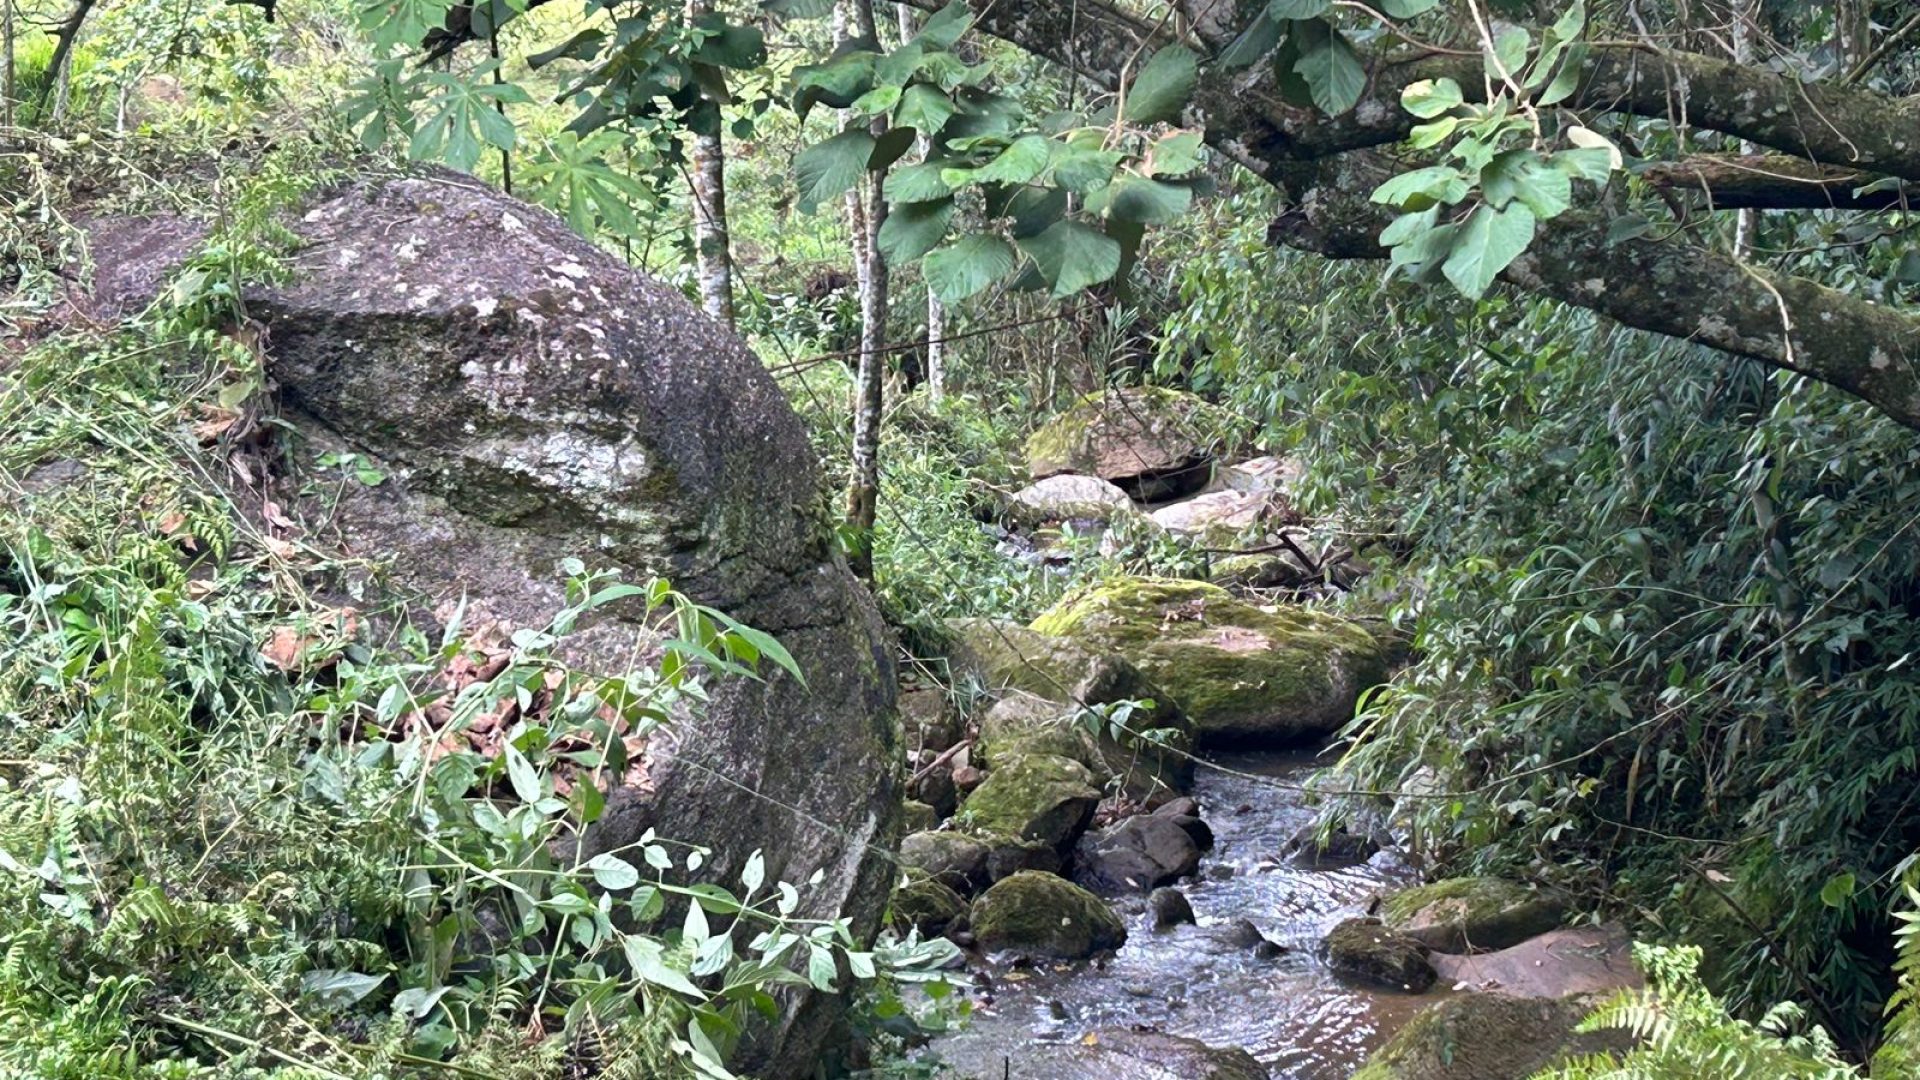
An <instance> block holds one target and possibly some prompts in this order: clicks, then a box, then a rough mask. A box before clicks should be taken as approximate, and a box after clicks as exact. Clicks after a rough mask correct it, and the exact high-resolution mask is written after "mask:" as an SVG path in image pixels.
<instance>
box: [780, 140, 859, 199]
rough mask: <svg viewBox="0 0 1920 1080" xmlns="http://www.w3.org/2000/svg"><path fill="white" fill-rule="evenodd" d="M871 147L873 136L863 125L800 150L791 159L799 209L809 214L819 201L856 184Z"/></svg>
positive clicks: (832, 196)
mask: <svg viewBox="0 0 1920 1080" xmlns="http://www.w3.org/2000/svg"><path fill="white" fill-rule="evenodd" d="M873 148H874V139H873V136H872V135H871V134H869V133H868V132H867V130H866V129H865V128H850V129H848V130H846V131H843V132H841V133H840V134H838V135H835V136H834V137H833V138H831V139H827V140H825V141H824V142H817V143H815V144H813V145H812V146H809V147H807V148H806V149H805V150H802V151H800V153H799V154H798V155H797V156H796V157H795V158H794V159H793V172H794V177H795V178H796V179H797V180H798V181H799V183H800V209H801V210H804V211H805V212H807V213H809V214H811V213H813V211H814V208H815V207H817V206H819V205H820V204H821V203H823V202H826V201H827V200H828V199H832V198H836V197H838V196H839V195H840V194H841V193H842V192H845V191H846V190H847V189H848V188H850V187H852V186H853V185H855V184H857V183H859V182H860V177H861V176H863V175H864V174H865V173H866V171H867V159H868V158H870V157H872V156H873Z"/></svg>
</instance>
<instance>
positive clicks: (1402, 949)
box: [1327, 918, 1436, 994]
mask: <svg viewBox="0 0 1920 1080" xmlns="http://www.w3.org/2000/svg"><path fill="white" fill-rule="evenodd" d="M1327 966H1328V967H1330V968H1332V969H1333V970H1334V971H1335V972H1336V973H1338V974H1340V975H1344V976H1346V977H1347V978H1350V979H1356V980H1359V981H1360V982H1363V983H1368V984H1371V985H1373V986H1379V987H1383V988H1385V989H1388V990H1404V991H1406V992H1407V993H1410V994H1423V993H1426V991H1427V990H1428V989H1429V988H1430V987H1432V986H1433V982H1434V979H1435V978H1436V975H1435V973H1434V970H1433V965H1432V964H1431V963H1428V962H1427V947H1426V946H1425V945H1422V944H1421V943H1420V942H1418V941H1415V940H1414V939H1412V938H1410V937H1407V936H1405V935H1403V934H1396V933H1394V932H1393V931H1392V930H1389V929H1387V928H1386V927H1385V926H1384V925H1382V924H1381V922H1380V920H1379V919H1373V918H1359V919H1348V920H1347V921H1345V922H1343V923H1341V924H1340V925H1338V926H1336V927H1334V928H1333V930H1332V931H1331V932H1329V933H1328V934H1327Z"/></svg>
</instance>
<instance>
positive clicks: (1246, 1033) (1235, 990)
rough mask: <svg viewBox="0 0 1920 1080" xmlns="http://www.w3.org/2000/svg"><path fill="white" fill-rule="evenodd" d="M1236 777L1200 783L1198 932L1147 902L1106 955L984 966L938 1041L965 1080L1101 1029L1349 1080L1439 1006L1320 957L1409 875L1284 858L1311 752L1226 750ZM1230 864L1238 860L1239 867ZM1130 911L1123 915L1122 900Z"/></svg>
mask: <svg viewBox="0 0 1920 1080" xmlns="http://www.w3.org/2000/svg"><path fill="white" fill-rule="evenodd" d="M1216 760H1217V762H1218V764H1220V765H1223V766H1225V767H1227V768H1228V769H1232V770H1234V772H1236V773H1246V774H1253V775H1252V776H1251V777H1249V776H1242V775H1234V774H1233V773H1227V772H1222V771H1220V770H1217V769H1208V768H1204V767H1203V768H1202V769H1201V770H1200V773H1199V776H1198V777H1197V778H1196V782H1195V784H1194V792H1193V794H1194V796H1195V797H1196V798H1198V799H1199V800H1200V804H1201V816H1202V817H1203V818H1204V819H1205V820H1206V822H1207V824H1208V825H1209V826H1210V827H1211V828H1212V829H1213V834H1214V846H1213V849H1212V850H1211V851H1209V852H1208V853H1207V854H1206V856H1205V857H1204V859H1203V860H1202V862H1201V864H1200V871H1199V873H1198V874H1197V875H1195V878H1194V879H1193V880H1190V881H1184V882H1181V883H1180V884H1179V886H1178V887H1179V889H1180V891H1182V892H1184V893H1186V895H1187V898H1188V900H1189V901H1190V902H1191V903H1192V905H1193V910H1194V914H1195V915H1196V917H1197V920H1198V925H1194V926H1178V927H1174V928H1173V929H1172V930H1168V931H1161V932H1158V933H1156V932H1155V931H1154V930H1153V929H1152V926H1151V923H1150V921H1149V920H1150V918H1151V917H1150V916H1149V915H1148V914H1147V913H1146V912H1145V911H1144V910H1142V909H1140V908H1139V906H1138V905H1134V908H1135V910H1134V911H1133V912H1132V913H1131V914H1127V915H1126V918H1127V935H1128V936H1127V943H1126V945H1125V946H1123V947H1122V948H1121V949H1120V950H1119V952H1117V953H1116V954H1114V955H1113V956H1112V957H1111V958H1110V959H1108V960H1106V961H1105V962H1104V963H1099V964H1084V963H1083V964H1063V965H1056V966H1042V967H1036V968H1029V969H1024V970H1009V969H1005V968H983V969H982V970H981V971H980V973H979V975H980V977H981V978H982V982H983V985H982V987H981V988H979V989H978V990H976V991H975V994H976V1010H975V1013H974V1017H973V1020H972V1022H971V1023H970V1024H969V1025H968V1026H967V1027H966V1028H965V1029H963V1030H962V1031H960V1032H958V1033H956V1034H953V1035H949V1036H945V1037H943V1038H941V1039H940V1040H938V1041H936V1042H935V1043H934V1044H933V1046H932V1047H931V1050H932V1051H933V1052H934V1053H936V1054H938V1055H939V1056H940V1057H941V1058H942V1059H943V1060H945V1061H946V1062H948V1063H949V1064H950V1065H951V1066H952V1067H953V1069H954V1071H955V1072H956V1073H957V1074H958V1075H961V1076H966V1077H974V1076H981V1077H989V1076H990V1077H994V1078H998V1077H1000V1076H1001V1075H1002V1072H1003V1063H1004V1061H1005V1059H1006V1057H1007V1056H1008V1055H1009V1054H1013V1055H1014V1056H1015V1057H1016V1058H1017V1056H1018V1055H1017V1050H1018V1048H1019V1047H1020V1046H1021V1045H1022V1044H1024V1043H1027V1042H1029V1041H1032V1040H1041V1041H1061V1040H1076V1039H1080V1038H1082V1037H1084V1036H1085V1035H1086V1034H1087V1033H1088V1032H1091V1031H1095V1030H1098V1029H1102V1028H1109V1029H1110V1028H1128V1027H1146V1028H1151V1029H1155V1030H1159V1031H1164V1032H1167V1033H1169V1034H1173V1035H1184V1036H1188V1037H1191V1038H1195V1039H1199V1040H1200V1041H1202V1042H1204V1043H1207V1044H1208V1045H1211V1046H1222V1047H1240V1048H1242V1049H1245V1050H1247V1051H1248V1052H1250V1053H1252V1054H1253V1055H1254V1056H1255V1057H1256V1058H1259V1059H1260V1060H1261V1061H1262V1062H1264V1063H1265V1064H1266V1066H1267V1068H1268V1069H1269V1070H1270V1071H1271V1073H1272V1076H1273V1078H1274V1080H1346V1078H1347V1077H1350V1076H1352V1075H1353V1073H1354V1071H1355V1070H1356V1069H1357V1068H1358V1067H1359V1066H1360V1064H1361V1063H1362V1062H1363V1061H1365V1060H1366V1057H1367V1054H1368V1053H1369V1052H1370V1051H1371V1050H1372V1049H1373V1048H1374V1047H1376V1046H1377V1045H1379V1044H1380V1043H1381V1042H1383V1041H1384V1040H1385V1039H1386V1038H1387V1037H1389V1036H1391V1035H1392V1033H1393V1032H1394V1031H1395V1030H1397V1029H1398V1028H1399V1027H1400V1025H1401V1024H1403V1023H1405V1022H1406V1020H1407V1019H1409V1018H1410V1017H1411V1016H1412V1015H1413V1014H1414V1013H1415V1012H1417V1011H1418V1010H1419V1009H1421V1008H1424V1007H1426V1006H1428V1005H1431V1004H1432V1003H1433V997H1432V996H1430V995H1429V996H1425V997H1414V996H1411V995H1398V994H1392V993H1386V992H1381V991H1375V990H1368V989H1364V988H1360V987H1356V986H1352V985H1349V984H1346V983H1343V982H1341V981H1340V980H1338V979H1336V978H1335V977H1334V976H1333V975H1332V973H1330V972H1329V971H1328V970H1327V968H1326V965H1325V964H1324V963H1323V962H1322V961H1321V959H1320V957H1319V956H1318V955H1317V952H1316V946H1317V945H1318V943H1319V941H1320V939H1321V937H1322V936H1323V935H1324V934H1325V933H1326V931H1327V930H1328V929H1329V928H1331V927H1332V926H1333V925H1334V924H1335V923H1337V922H1339V921H1340V920H1342V919H1344V918H1348V917H1350V916H1353V915H1357V914H1360V913H1361V912H1362V910H1363V909H1364V907H1365V905H1366V903H1367V900H1368V898H1369V897H1370V896H1372V895H1373V894H1374V893H1375V892H1384V891H1390V887H1391V886H1397V885H1403V884H1409V883H1411V882H1412V881H1413V880H1414V877H1415V875H1414V874H1413V872H1412V870H1411V869H1410V868H1409V867H1407V866H1406V864H1405V863H1404V862H1403V861H1402V860H1400V859H1399V858H1398V857H1397V856H1396V855H1395V854H1394V853H1392V852H1381V853H1380V854H1378V855H1376V856H1374V857H1373V859H1371V860H1369V861H1368V862H1367V863H1365V864H1362V865H1360V866H1355V867H1352V868H1348V869H1332V870H1303V869H1297V868H1295V867H1292V866H1289V865H1287V864H1286V863H1285V862H1284V861H1283V860H1281V859H1280V858H1278V855H1279V851H1280V848H1281V846H1282V845H1283V844H1284V843H1285V842H1286V841H1287V839H1288V838H1289V837H1291V836H1292V835H1293V833H1294V831H1295V830H1296V829H1298V828H1300V827H1301V826H1302V825H1305V824H1306V823H1308V822H1309V821H1311V820H1312V817H1313V811H1312V810H1311V809H1309V808H1307V807H1305V806H1304V805H1302V801H1301V797H1300V795H1299V793H1298V792H1296V791H1292V790H1287V789H1284V788H1279V787H1276V786H1274V785H1273V784H1271V783H1263V782H1262V778H1270V779H1274V780H1279V781H1282V782H1287V783H1296V784H1297V783H1299V782H1301V781H1302V780H1304V779H1305V778H1306V777H1307V776H1308V775H1309V774H1310V773H1311V772H1312V771H1313V768H1314V767H1315V765H1314V762H1313V760H1312V759H1311V758H1310V757H1309V756H1307V755H1305V754H1297V753H1296V754H1246V755H1234V756H1222V757H1219V758H1217V759H1216ZM1222 867H1231V868H1232V869H1231V875H1230V876H1228V875H1227V872H1226V871H1225V870H1223V869H1220V868H1222ZM1122 910H1123V911H1124V910H1125V908H1122ZM1243 919H1244V920H1247V921H1250V922H1251V923H1253V925H1254V926H1255V927H1257V928H1258V929H1259V930H1260V932H1261V933H1262V935H1264V936H1265V937H1266V938H1267V939H1268V940H1269V941H1272V942H1275V943H1277V944H1279V945H1280V946H1282V947H1283V948H1284V949H1285V951H1284V952H1283V953H1281V954H1280V955H1279V956H1278V957H1274V958H1270V959H1262V958H1260V957H1258V956H1256V955H1255V952H1254V950H1253V949H1251V948H1249V947H1248V946H1247V945H1246V944H1244V943H1235V942H1233V941H1232V940H1231V938H1232V933H1231V931H1232V929H1233V927H1234V925H1235V924H1237V923H1238V922H1239V921H1240V920H1243Z"/></svg>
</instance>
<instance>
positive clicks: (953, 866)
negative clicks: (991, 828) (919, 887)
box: [900, 832, 991, 896]
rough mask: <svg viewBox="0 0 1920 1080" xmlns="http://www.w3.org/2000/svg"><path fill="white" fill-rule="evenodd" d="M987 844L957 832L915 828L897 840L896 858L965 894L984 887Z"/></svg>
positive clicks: (911, 868) (985, 884)
mask: <svg viewBox="0 0 1920 1080" xmlns="http://www.w3.org/2000/svg"><path fill="white" fill-rule="evenodd" d="M990 850H991V849H990V847H989V846H988V844H987V843H986V842H985V841H983V840H981V839H980V838H979V837H975V836H967V835H966V834H964V833H957V832H917V833H913V834H911V835H909V836H907V837H906V838H905V839H903V840H901V841H900V862H901V864H902V865H904V866H906V867H907V868H908V869H910V870H917V871H920V872H921V873H924V874H926V875H927V876H928V877H931V878H934V879H935V880H937V881H940V882H941V883H943V884H945V885H946V886H947V887H948V888H951V889H954V890H955V891H957V892H961V893H965V894H967V895H969V896H971V895H972V894H974V893H975V892H978V891H979V890H981V889H984V888H986V887H987V854H988V852H989V851H990Z"/></svg>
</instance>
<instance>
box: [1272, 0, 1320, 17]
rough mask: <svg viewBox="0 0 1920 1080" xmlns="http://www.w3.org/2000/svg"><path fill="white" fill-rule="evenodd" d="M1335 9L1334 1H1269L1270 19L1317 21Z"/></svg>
mask: <svg viewBox="0 0 1920 1080" xmlns="http://www.w3.org/2000/svg"><path fill="white" fill-rule="evenodd" d="M1332 9H1333V0H1267V11H1266V14H1267V17H1268V18H1270V19H1317V18H1319V17H1320V16H1322V15H1325V14H1326V13H1327V12H1328V11H1331V10H1332Z"/></svg>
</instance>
